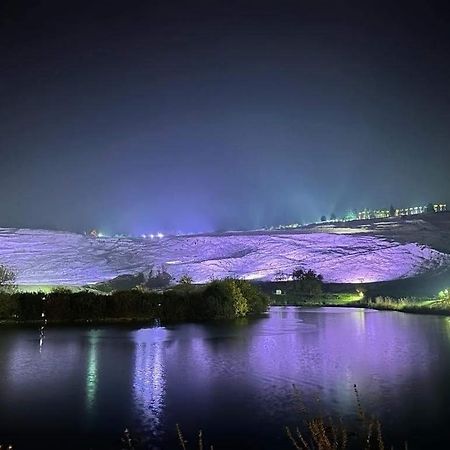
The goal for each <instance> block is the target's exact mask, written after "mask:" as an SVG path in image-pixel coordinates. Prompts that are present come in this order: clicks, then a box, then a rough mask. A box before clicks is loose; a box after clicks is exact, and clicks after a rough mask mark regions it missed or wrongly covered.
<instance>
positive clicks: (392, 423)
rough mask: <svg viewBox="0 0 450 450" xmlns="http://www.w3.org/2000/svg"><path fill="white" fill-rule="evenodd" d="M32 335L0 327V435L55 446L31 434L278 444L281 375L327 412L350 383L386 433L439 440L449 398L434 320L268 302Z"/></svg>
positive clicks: (293, 417) (446, 365)
mask: <svg viewBox="0 0 450 450" xmlns="http://www.w3.org/2000/svg"><path fill="white" fill-rule="evenodd" d="M37 342H38V337H37V335H36V329H35V328H33V329H31V330H26V329H14V330H12V329H11V330H2V329H0V435H5V434H7V433H9V432H11V430H16V431H17V435H18V436H19V437H20V436H21V435H22V434H23V435H29V436H32V438H33V439H34V440H36V443H37V444H36V446H35V448H46V449H49V448H54V449H55V450H56V449H58V450H59V449H60V448H63V447H61V446H59V447H58V446H57V445H56V443H53V444H52V443H50V444H49V443H48V442H45V443H44V442H43V441H42V442H41V444H42V446H41V447H39V445H38V443H39V439H43V436H55V433H56V434H58V433H59V435H60V436H65V435H67V433H71V435H73V436H82V437H81V438H80V439H81V440H82V439H85V440H84V441H82V442H81V443H79V445H78V447H75V444H74V447H73V448H90V447H94V448H97V449H108V450H109V449H110V448H114V445H113V444H114V442H115V441H114V442H113V443H112V444H111V445H110V442H108V441H107V439H108V438H110V439H111V441H112V440H114V439H116V438H117V433H119V434H120V433H121V432H122V430H123V428H124V427H125V426H127V427H130V429H131V430H132V431H133V433H134V434H138V435H139V436H144V437H146V438H149V439H152V440H153V441H154V442H152V443H151V444H152V445H153V446H154V445H156V446H159V447H162V448H176V446H177V442H176V435H175V433H174V430H175V424H176V423H180V424H181V425H182V428H183V431H184V432H185V434H186V435H187V436H190V437H191V439H192V436H195V435H196V433H197V432H198V430H199V429H203V430H205V433H206V434H207V438H208V439H209V440H210V441H211V442H212V443H214V444H215V448H238V447H239V448H242V447H245V448H258V449H259V450H262V449H271V450H272V449H274V448H276V449H284V448H290V446H289V443H288V442H286V441H284V440H283V437H284V434H283V431H282V430H283V427H284V426H285V425H294V424H297V423H298V420H299V416H298V403H296V402H295V398H294V395H293V389H292V385H293V384H295V385H296V386H297V387H298V389H299V390H300V391H301V395H302V397H303V401H304V403H305V406H306V407H307V408H308V409H309V410H311V411H314V412H315V411H316V410H314V405H317V403H316V399H317V397H319V398H320V399H321V404H322V406H323V409H324V410H325V411H326V413H327V414H332V415H335V416H344V417H346V418H350V419H352V417H353V416H352V415H356V408H355V398H354V393H353V389H352V386H353V384H357V385H358V388H359V391H360V393H361V397H362V401H363V406H364V407H365V408H367V410H368V412H370V413H374V414H375V415H377V416H379V417H380V418H381V419H382V423H383V426H384V427H385V429H386V433H388V434H389V433H391V437H392V435H393V434H395V433H394V432H395V430H397V429H398V430H401V435H400V436H399V441H398V442H400V443H401V442H403V441H402V439H403V437H404V436H405V435H406V434H410V435H411V436H414V438H415V439H416V442H419V440H420V436H417V434H421V435H422V436H426V437H427V439H428V440H433V439H434V442H433V445H431V444H430V446H429V448H433V449H436V448H443V447H444V446H443V443H445V444H449V443H450V439H449V438H447V437H446V436H445V435H443V433H444V432H442V433H441V434H439V433H437V434H436V433H435V432H434V431H433V430H434V429H437V430H440V429H441V430H445V429H446V420H447V419H446V417H447V415H448V414H447V413H448V405H449V404H450V387H449V385H448V382H447V379H448V373H450V320H449V319H446V318H440V317H429V316H419V315H407V314H402V313H394V312H378V311H369V310H361V309H351V308H333V309H330V308H310V309H308V308H273V309H272V310H271V312H270V315H269V317H268V318H266V319H259V320H250V321H249V322H248V323H238V322H236V323H230V322H228V323H214V324H180V325H177V326H174V327H171V328H162V327H159V328H148V329H141V330H136V329H133V328H129V327H101V328H100V329H98V330H89V329H86V328H76V327H71V328H58V327H50V328H49V329H48V330H46V338H45V348H44V351H43V352H42V353H41V354H40V353H39V349H38V345H37ZM37 412H38V413H37ZM317 412H318V411H317ZM349 416H351V417H349ZM99 430H100V431H99ZM393 430H394V431H393ZM94 432H95V433H101V436H100V438H101V439H99V441H100V444H99V445H95V446H94V445H91V441H90V440H89V439H91V437H92V433H94ZM83 433H85V434H84V435H83ZM433 433H434V434H433ZM171 436H172V437H173V439H174V440H175V441H174V442H172V441H170V439H171ZM18 439H19V438H17V439H15V442H18ZM103 442H105V444H104V445H103V444H102V443H103ZM389 442H390V443H394V444H395V443H396V442H392V440H389ZM44 444H45V445H44ZM102 445H103V446H102ZM28 447H29V445H26V443H24V445H22V448H28ZM18 448H19V446H18ZM64 448H65V447H64ZM411 448H420V446H419V445H417V446H416V447H413V446H412V447H411Z"/></svg>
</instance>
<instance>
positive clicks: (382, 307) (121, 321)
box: [0, 301, 450, 327]
mask: <svg viewBox="0 0 450 450" xmlns="http://www.w3.org/2000/svg"><path fill="white" fill-rule="evenodd" d="M433 303H436V301H433ZM271 307H298V308H324V307H328V308H359V309H371V310H375V311H392V312H402V313H407V314H424V315H428V316H429V315H434V316H444V317H445V316H450V305H449V306H448V307H447V308H445V307H442V308H432V307H429V306H428V307H427V306H421V305H417V306H412V305H402V304H399V305H397V306H395V305H392V304H382V303H378V304H377V303H375V302H354V303H351V302H349V303H339V304H337V303H332V302H311V303H302V304H298V303H297V304H295V303H287V304H276V303H275V304H271V305H270V307H269V309H270V308H271ZM267 312H268V311H267ZM263 316H264V314H262V315H260V316H259V317H260V318H261V317H263ZM255 317H257V316H254V315H252V316H249V317H248V318H247V319H254V318H255ZM230 320H231V321H233V320H235V319H230ZM221 322H223V320H209V321H199V322H196V323H204V324H205V323H206V324H212V323H221ZM180 323H193V322H192V321H174V322H171V321H169V322H161V321H160V320H158V319H154V318H153V319H149V318H144V317H138V318H126V317H124V318H106V319H101V320H99V319H96V320H94V319H92V320H91V319H77V320H57V321H47V323H46V324H45V326H50V327H52V326H68V327H69V326H114V325H118V326H126V325H137V326H147V327H155V326H156V327H158V326H169V325H173V324H180ZM31 326H42V320H17V319H3V320H0V327H31Z"/></svg>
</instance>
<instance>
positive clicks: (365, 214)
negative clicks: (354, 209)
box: [358, 203, 447, 220]
mask: <svg viewBox="0 0 450 450" xmlns="http://www.w3.org/2000/svg"><path fill="white" fill-rule="evenodd" d="M433 208H434V212H443V211H447V205H446V204H445V203H436V204H434V205H433ZM426 212H428V208H427V207H426V206H412V207H410V208H400V209H396V210H395V214H394V217H401V216H413V215H415V214H425V213H426ZM390 216H391V214H390V213H389V210H388V209H375V210H371V209H364V210H363V211H360V212H359V213H358V219H360V220H366V219H385V218H387V217H390Z"/></svg>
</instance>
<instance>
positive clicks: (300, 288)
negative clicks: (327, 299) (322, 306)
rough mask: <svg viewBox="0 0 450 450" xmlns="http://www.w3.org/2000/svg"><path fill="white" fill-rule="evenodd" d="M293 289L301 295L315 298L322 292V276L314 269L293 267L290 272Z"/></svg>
mask: <svg viewBox="0 0 450 450" xmlns="http://www.w3.org/2000/svg"><path fill="white" fill-rule="evenodd" d="M292 279H293V280H294V290H295V292H296V293H297V294H299V295H300V296H302V297H310V298H315V297H319V296H320V295H321V294H322V287H323V277H322V275H320V274H317V273H316V272H314V270H311V269H309V270H304V269H302V268H298V269H295V270H294V271H293V272H292Z"/></svg>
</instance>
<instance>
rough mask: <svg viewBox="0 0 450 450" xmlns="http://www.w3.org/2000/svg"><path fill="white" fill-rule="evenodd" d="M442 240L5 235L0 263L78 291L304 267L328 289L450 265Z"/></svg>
mask: <svg viewBox="0 0 450 450" xmlns="http://www.w3.org/2000/svg"><path fill="white" fill-rule="evenodd" d="M446 233H447V234H446ZM415 235H417V239H415ZM439 236H440V237H441V240H440V241H439ZM447 238H448V228H447V224H446V223H445V226H444V227H443V228H442V230H441V231H439V230H438V229H437V226H436V224H431V225H430V224H427V223H425V222H424V221H423V220H415V221H408V222H402V223H400V222H395V221H387V222H377V223H372V224H369V225H367V224H365V225H364V224H363V225H361V224H356V225H353V226H347V228H342V226H341V227H339V226H334V227H330V226H328V227H325V228H324V227H310V228H308V229H306V230H302V231H301V232H299V231H297V232H290V233H286V232H284V233H275V232H267V233H263V232H253V233H251V232H250V233H235V234H222V235H221V234H210V235H197V236H174V237H165V238H162V239H154V240H150V239H130V238H92V237H87V236H83V235H79V234H75V233H65V232H53V231H43V230H26V229H5V228H3V229H0V263H2V264H5V265H8V266H10V267H12V268H13V269H14V270H15V271H16V272H17V275H18V279H17V282H18V283H19V284H33V285H34V284H52V285H54V284H70V285H83V284H87V283H94V282H98V281H104V280H107V279H111V278H114V277H116V276H118V275H121V274H132V273H137V272H141V271H146V270H149V269H150V268H151V267H152V266H153V267H155V268H158V267H160V266H161V265H165V267H166V268H167V270H168V272H170V273H171V274H172V275H173V276H174V277H175V278H179V277H180V276H181V275H182V274H185V273H186V274H189V275H190V276H192V277H193V279H194V282H204V281H208V280H209V279H211V278H222V277H226V276H236V277H243V278H247V279H260V280H273V279H274V278H275V277H276V276H277V274H278V273H280V272H283V273H291V272H292V270H293V269H294V268H296V267H304V268H311V269H314V270H315V271H317V272H318V273H320V274H322V275H323V277H324V280H325V281H328V282H347V283H360V282H370V281H382V280H393V279H398V278H406V277H411V276H414V275H418V274H421V273H424V272H427V271H436V270H440V269H443V268H445V267H447V266H449V265H450V256H449V255H448V254H446V249H447V245H448V242H447ZM408 240H409V242H408ZM438 241H439V242H438ZM433 244H434V245H433ZM437 244H440V245H437ZM431 245H433V247H434V248H432V247H431ZM436 248H439V250H440V251H439V250H437V249H436Z"/></svg>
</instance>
